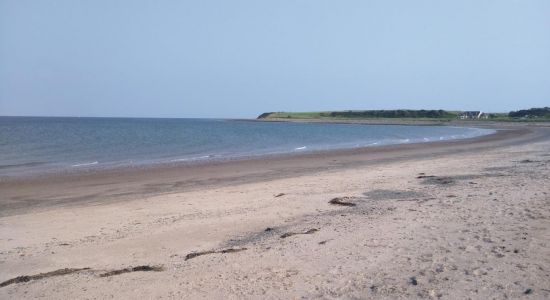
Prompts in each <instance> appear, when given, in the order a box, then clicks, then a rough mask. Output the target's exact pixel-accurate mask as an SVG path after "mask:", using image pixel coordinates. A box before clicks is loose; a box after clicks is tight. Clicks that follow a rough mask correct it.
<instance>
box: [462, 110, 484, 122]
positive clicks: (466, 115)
mask: <svg viewBox="0 0 550 300" xmlns="http://www.w3.org/2000/svg"><path fill="white" fill-rule="evenodd" d="M458 118H459V119H461V120H465V119H488V118H489V116H488V115H487V114H485V113H483V112H482V111H463V112H461V113H460V114H459V115H458Z"/></svg>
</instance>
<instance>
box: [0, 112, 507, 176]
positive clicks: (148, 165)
mask: <svg viewBox="0 0 550 300" xmlns="http://www.w3.org/2000/svg"><path fill="white" fill-rule="evenodd" d="M221 120H224V121H228V122H231V121H236V122H256V121H260V122H263V120H252V119H221ZM266 122H268V123H269V122H280V123H317V124H331V125H349V124H352V125H373V126H404V127H408V126H411V127H416V126H428V127H432V126H433V127H438V126H448V127H451V128H452V127H454V128H461V127H462V128H466V129H473V130H476V129H480V130H487V129H491V130H495V128H500V127H496V126H479V127H472V126H460V125H456V126H455V125H453V124H435V123H434V124H419V123H417V124H413V123H411V124H407V123H403V124H399V123H388V122H385V121H383V122H380V123H370V122H362V121H358V122H355V121H353V120H347V121H346V120H340V121H337V122H331V121H324V120H291V121H288V120H274V121H271V120H266ZM490 134H491V133H480V135H478V136H473V137H458V138H456V137H455V138H453V136H446V138H445V139H441V140H435V139H434V140H428V141H420V140H413V141H412V142H410V141H408V142H398V141H393V142H389V143H387V144H386V143H382V144H381V145H376V143H375V144H371V145H364V146H347V145H346V146H344V145H340V146H338V145H334V146H332V147H331V146H326V145H325V146H324V148H325V149H315V147H316V146H315V145H313V148H312V149H305V150H303V151H301V150H302V149H301V148H296V149H294V150H280V149H279V150H277V151H274V150H272V151H271V152H270V151H267V150H264V152H258V153H253V152H251V153H248V154H242V153H241V154H227V155H217V154H212V155H206V154H204V155H201V154H200V153H196V154H195V155H194V157H183V158H182V157H181V156H174V157H171V158H170V157H166V158H165V159H160V158H149V159H146V158H143V159H142V160H141V161H139V160H138V161H136V162H135V163H134V162H132V160H130V161H131V162H130V163H128V162H126V163H123V162H120V161H118V162H117V161H109V160H106V161H101V162H100V161H99V160H97V159H98V158H94V159H96V160H94V159H89V160H88V161H86V160H81V161H80V162H72V163H61V162H60V163H54V162H42V161H33V162H25V163H21V164H13V165H10V164H7V165H1V166H0V171H1V169H4V170H5V169H7V170H10V169H14V171H13V172H12V173H10V172H7V173H5V174H2V172H0V183H1V182H17V181H25V180H33V179H40V178H48V177H66V176H79V175H83V174H101V173H104V174H105V173H108V172H127V171H140V170H141V171H147V170H154V169H162V168H172V167H189V166H204V165H210V164H216V163H227V162H239V161H246V160H258V159H273V158H282V157H289V156H295V155H301V154H304V155H311V154H322V153H329V152H337V151H346V150H355V149H363V148H371V147H380V146H391V145H400V144H419V143H433V142H440V141H452V140H467V139H472V138H478V137H483V136H486V135H490ZM407 140H408V139H407ZM317 146H318V145H317ZM309 147H310V146H309V145H308V148H309ZM303 148H305V147H303ZM37 160H40V159H37ZM42 165H44V167H43V168H42V169H38V170H23V171H22V170H18V168H19V167H23V168H25V167H34V166H42ZM52 165H53V166H52ZM56 165H57V166H56Z"/></svg>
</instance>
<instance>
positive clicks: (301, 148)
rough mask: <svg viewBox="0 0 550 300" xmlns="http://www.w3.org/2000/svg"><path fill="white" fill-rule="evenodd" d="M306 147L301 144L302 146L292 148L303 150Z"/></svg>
mask: <svg viewBox="0 0 550 300" xmlns="http://www.w3.org/2000/svg"><path fill="white" fill-rule="evenodd" d="M306 148H307V147H306V146H302V147H298V148H294V150H304V149H306Z"/></svg>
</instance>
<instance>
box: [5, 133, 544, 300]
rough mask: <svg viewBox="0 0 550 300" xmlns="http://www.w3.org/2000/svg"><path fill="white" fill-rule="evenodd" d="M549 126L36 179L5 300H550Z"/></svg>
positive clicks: (13, 235) (20, 219)
mask: <svg viewBox="0 0 550 300" xmlns="http://www.w3.org/2000/svg"><path fill="white" fill-rule="evenodd" d="M549 131H550V130H548V128H532V127H529V128H520V129H517V130H501V131H499V133H497V134H495V135H492V136H486V137H484V138H478V139H475V140H468V141H465V140H462V141H454V142H444V143H434V144H418V145H400V146H399V147H397V146H394V147H381V148H379V149H376V151H374V150H372V149H371V150H369V151H365V150H361V151H347V152H338V153H324V154H322V155H321V154H319V155H311V156H300V157H293V158H284V159H282V158H279V159H277V160H258V161H248V162H239V163H235V164H219V165H216V166H211V167H209V168H207V167H201V168H196V169H193V172H190V171H188V172H184V171H183V169H179V168H174V169H172V170H171V171H170V170H165V169H163V170H157V171H155V172H146V173H143V172H141V173H140V172H135V173H124V174H116V173H113V174H110V175H109V176H107V175H105V174H102V175H101V176H99V175H98V176H91V175H90V176H91V177H89V178H85V177H82V178H77V179H74V180H67V178H64V179H58V180H59V181H58V182H51V181H45V182H43V183H42V184H40V183H39V182H34V186H33V185H30V184H29V185H27V186H25V187H24V188H21V189H19V193H20V194H19V197H20V198H15V199H13V201H17V200H20V201H24V202H23V203H26V204H27V205H30V206H26V207H22V208H19V209H17V208H16V207H12V208H9V207H8V208H4V209H5V210H4V209H3V211H10V212H11V213H10V214H7V215H4V216H2V217H0V239H1V240H2V243H0V267H1V268H2V270H3V271H2V273H1V274H0V298H6V299H13V298H18V299H21V298H37V297H47V298H136V297H140V298H161V297H162V298H172V299H179V298H182V297H186V298H228V297H229V298H252V299H265V298H306V299H310V298H372V299H379V298H392V299H395V298H397V299H410V298H448V299H462V298H476V299H478V298H479V299H481V298H491V297H496V298H518V297H523V296H525V295H530V296H531V297H535V298H540V299H544V298H548V297H550V290H548V286H547V282H548V280H547V278H548V276H549V273H548V270H550V246H549V245H550V240H549V237H550V224H549V223H548V220H550V203H549V201H550V199H549V198H548V194H550V190H549V188H548V185H547V182H548V179H549V178H550V132H549ZM113 181H115V184H112V183H113ZM178 184H181V186H179V187H178V186H177V185H178ZM48 185H49V186H50V188H49V189H50V190H48V189H47V188H46V187H47V186H48ZM32 189H35V192H36V193H37V194H36V195H38V196H40V198H39V200H40V201H42V202H43V203H45V205H44V206H40V205H39V204H37V205H34V204H33V203H32V198H31V197H30V195H31V191H32ZM140 189H141V190H140ZM143 189H152V190H151V191H150V192H152V193H146V192H147V191H146V190H143ZM99 190H101V191H104V192H107V193H106V194H100V193H99V194H98V193H97V192H94V191H99ZM77 192H79V193H81V194H80V197H82V198H78V194H71V193H77ZM109 193H112V194H113V195H114V196H112V198H111V196H109ZM121 193H122V194H123V195H120V196H118V198H117V196H116V195H118V194H121ZM124 193H129V194H127V195H124ZM60 195H61V196H63V197H65V198H59V197H60ZM85 197H88V198H85ZM122 200H124V201H122ZM20 276H27V277H20Z"/></svg>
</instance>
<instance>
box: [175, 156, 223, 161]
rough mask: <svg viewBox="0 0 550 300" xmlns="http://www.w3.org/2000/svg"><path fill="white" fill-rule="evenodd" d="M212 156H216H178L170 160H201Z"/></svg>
mask: <svg viewBox="0 0 550 300" xmlns="http://www.w3.org/2000/svg"><path fill="white" fill-rule="evenodd" d="M212 157H214V155H203V156H197V157H188V158H176V159H172V160H171V161H170V162H181V161H193V160H200V159H206V158H212Z"/></svg>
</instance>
